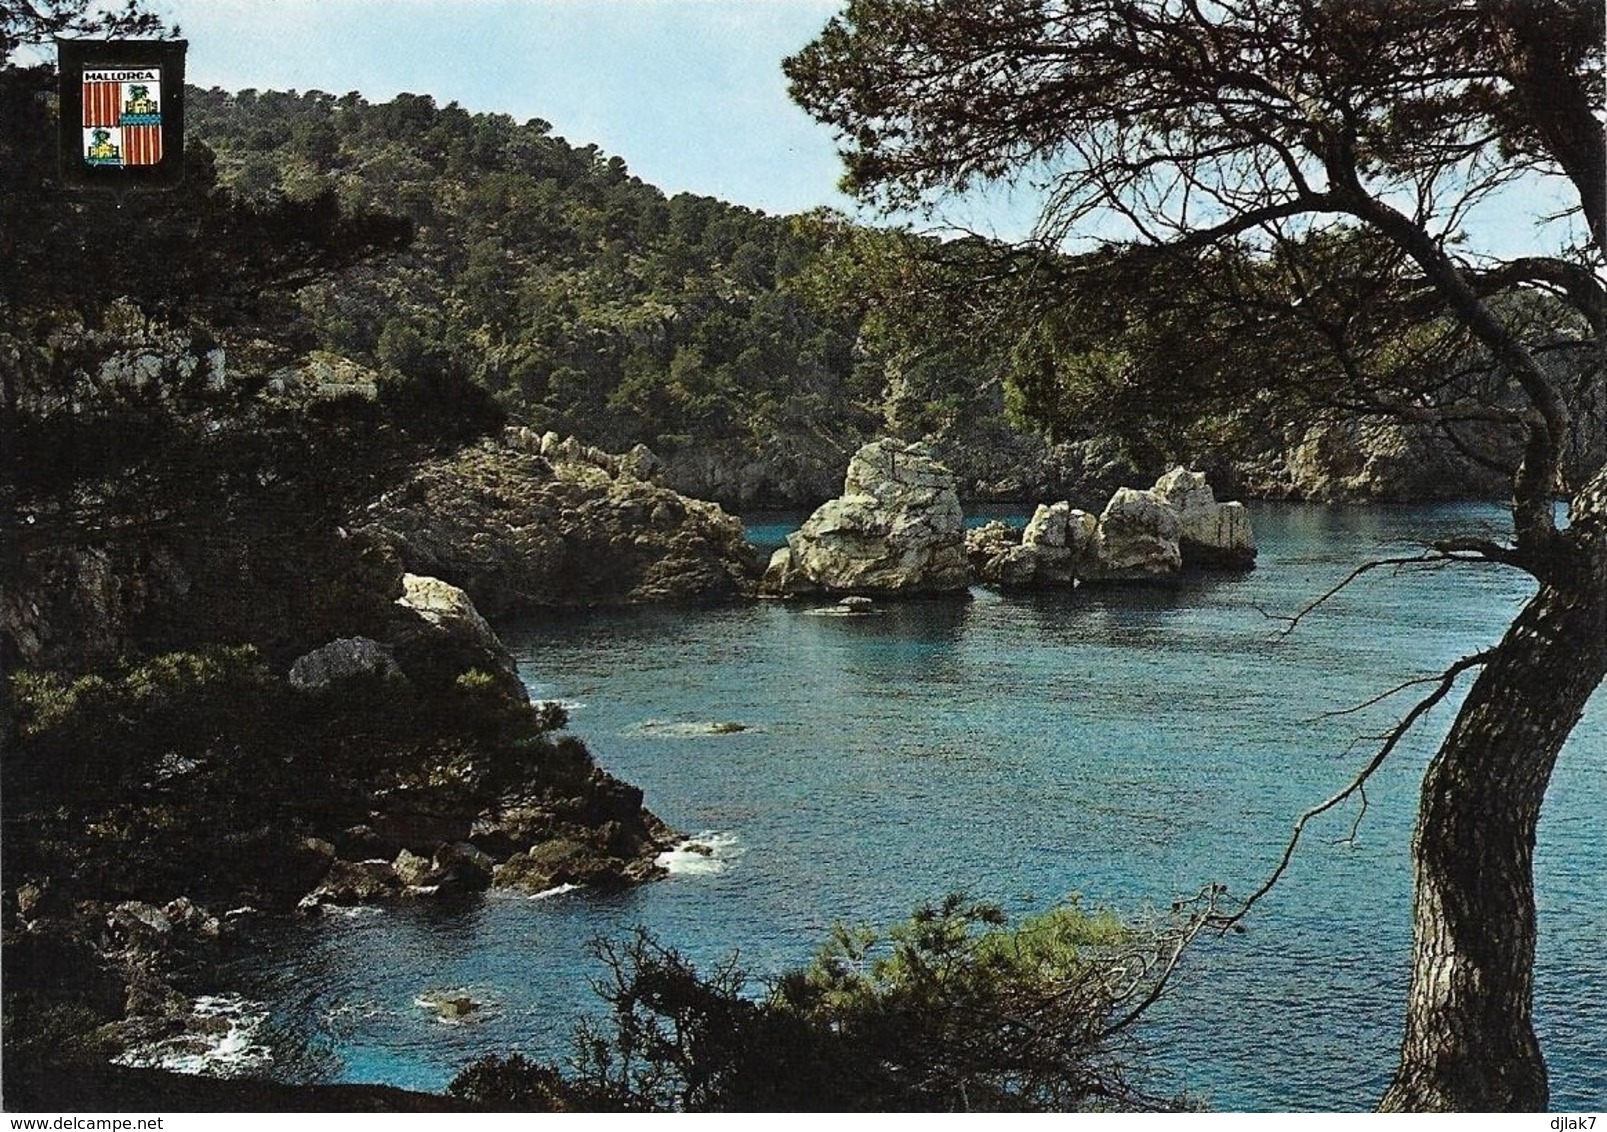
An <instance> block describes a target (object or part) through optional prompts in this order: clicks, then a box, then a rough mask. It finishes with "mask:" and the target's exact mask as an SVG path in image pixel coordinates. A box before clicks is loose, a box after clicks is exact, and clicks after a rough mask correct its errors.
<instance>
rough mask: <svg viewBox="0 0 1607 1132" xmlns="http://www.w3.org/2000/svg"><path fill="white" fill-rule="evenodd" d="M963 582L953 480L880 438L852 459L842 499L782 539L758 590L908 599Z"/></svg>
mask: <svg viewBox="0 0 1607 1132" xmlns="http://www.w3.org/2000/svg"><path fill="white" fill-rule="evenodd" d="M969 581H970V578H969V570H968V568H967V563H966V557H965V531H964V521H963V517H962V515H961V513H960V497H959V495H958V494H956V492H955V488H954V476H953V475H952V474H951V473H950V472H949V470H948V469H947V468H946V467H944V466H943V465H942V464H940V463H938V462H937V461H936V460H935V459H934V458H933V457H932V454H931V450H930V449H929V448H928V447H927V446H926V445H924V444H906V443H904V442H903V441H899V440H892V439H883V440H877V441H873V442H872V443H870V444H867V445H865V446H864V447H863V448H861V449H860V450H859V451H858V452H856V453H855V454H854V458H853V459H852V460H851V461H850V462H849V464H848V474H847V476H846V477H845V478H844V481H843V494H842V495H841V496H839V497H838V498H836V499H832V500H828V501H827V502H826V503H824V504H822V505H821V506H820V507H819V508H818V509H817V510H816V511H815V513H814V514H813V515H811V516H810V517H809V518H808V519H807V520H806V521H805V522H804V524H803V526H802V527H800V528H799V529H798V530H797V531H796V532H794V533H793V534H791V535H789V536H788V538H787V545H786V546H784V547H782V548H781V549H780V550H778V551H776V553H775V555H774V556H773V557H772V558H771V560H770V566H769V568H768V569H767V570H766V571H765V578H764V582H763V583H762V584H761V589H762V591H763V592H765V593H771V594H784V595H786V594H801V593H821V592H825V593H844V594H865V595H873V596H909V595H914V594H931V593H952V592H959V591H963V590H965V588H966V587H967V585H968V584H969Z"/></svg>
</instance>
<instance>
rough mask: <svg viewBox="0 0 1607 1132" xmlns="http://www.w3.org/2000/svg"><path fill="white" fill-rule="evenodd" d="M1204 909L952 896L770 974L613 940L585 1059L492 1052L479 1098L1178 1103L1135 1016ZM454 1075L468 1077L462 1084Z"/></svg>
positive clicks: (1050, 1105)
mask: <svg viewBox="0 0 1607 1132" xmlns="http://www.w3.org/2000/svg"><path fill="white" fill-rule="evenodd" d="M1200 922H1201V920H1200V918H1199V917H1198V916H1195V917H1194V918H1192V919H1190V920H1188V921H1187V922H1183V921H1169V922H1167V923H1165V924H1160V925H1155V926H1150V927H1143V928H1140V927H1137V926H1132V925H1127V924H1124V923H1123V922H1122V921H1120V920H1119V919H1117V918H1116V917H1115V916H1114V915H1112V914H1110V913H1108V912H1095V913H1087V912H1085V911H1083V910H1082V909H1081V908H1080V907H1079V906H1078V905H1077V904H1076V903H1075V901H1073V902H1072V903H1070V904H1067V905H1064V906H1061V907H1059V908H1056V909H1054V910H1053V911H1050V912H1048V913H1046V914H1044V915H1041V916H1036V917H1032V918H1029V919H1027V920H1026V921H1024V922H1023V923H1021V924H1020V925H1019V926H1017V927H1014V928H1011V927H1009V926H1007V925H1006V923H1005V919H1004V916H1003V914H1002V913H1001V912H1000V911H999V909H998V908H995V907H993V906H991V905H986V904H973V903H968V902H967V901H965V900H964V899H963V898H960V897H957V896H956V897H950V898H948V899H947V900H945V901H943V902H942V903H941V904H938V905H935V906H927V907H923V908H920V909H918V910H917V911H916V912H915V914H914V915H913V916H912V917H911V918H910V919H909V920H908V921H907V922H905V923H903V924H901V925H899V926H898V927H896V928H894V929H893V930H892V931H890V932H888V933H886V934H885V935H883V934H881V933H876V932H871V931H865V930H848V929H843V928H839V929H838V930H837V931H836V932H835V933H834V935H833V938H832V939H831V940H830V941H829V942H828V943H827V944H826V946H825V947H824V948H823V949H822V950H821V952H820V953H819V954H818V955H817V956H816V958H815V959H814V961H813V962H812V963H810V964H809V965H808V966H807V967H804V968H801V969H796V970H792V971H788V972H786V973H784V974H783V975H781V976H780V977H779V978H778V979H776V980H774V981H773V982H770V983H769V984H768V985H766V986H762V987H760V986H758V985H757V984H755V982H754V980H753V979H752V978H751V976H750V975H749V974H748V973H747V972H745V971H744V970H742V969H741V968H740V967H739V966H738V965H737V964H736V963H735V961H728V962H726V963H724V964H722V965H720V966H719V967H717V968H716V969H715V970H714V971H713V972H712V974H703V973H700V972H699V971H698V970H697V969H696V967H695V966H694V965H693V964H692V963H691V962H690V961H689V960H688V959H687V958H686V957H685V956H683V955H681V954H680V953H679V952H677V951H675V950H674V949H672V948H668V947H665V946H663V945H662V944H660V943H659V942H658V941H656V940H655V939H653V938H652V937H651V936H650V935H649V934H647V933H646V932H645V931H643V930H640V929H638V931H637V932H636V934H635V935H634V936H633V937H631V938H630V939H628V940H626V941H624V942H621V943H610V942H598V943H597V944H595V947H596V951H597V954H598V956H599V958H600V959H601V960H602V962H603V964H604V966H605V969H606V975H605V978H604V979H603V981H602V982H600V983H599V984H598V991H599V993H600V994H601V996H602V998H603V1000H604V1002H605V1003H606V1005H607V1006H608V1008H609V1010H608V1013H607V1015H606V1018H605V1020H603V1021H600V1022H599V1021H587V1022H584V1023H582V1025H581V1026H580V1028H579V1030H578V1032H577V1035H576V1039H575V1054H574V1056H573V1059H572V1066H573V1068H572V1071H571V1072H570V1073H569V1074H568V1075H560V1074H559V1073H558V1071H557V1070H555V1069H553V1068H552V1067H550V1066H543V1065H538V1064H536V1063H534V1062H530V1061H527V1060H525V1059H523V1058H518V1059H505V1060H504V1059H488V1060H486V1061H483V1062H480V1063H477V1064H476V1066H474V1067H471V1069H470V1070H469V1071H466V1073H465V1075H464V1076H462V1077H460V1078H459V1081H460V1082H461V1083H462V1085H461V1087H462V1088H463V1089H464V1090H469V1089H471V1088H472V1089H473V1090H474V1095H475V1097H476V1098H477V1099H479V1100H481V1101H482V1102H483V1103H487V1104H494V1105H497V1106H500V1107H518V1105H519V1103H520V1100H519V1098H521V1097H537V1098H538V1099H541V1100H542V1101H543V1102H544V1103H545V1102H547V1101H550V1100H551V1099H552V1098H553V1097H554V1096H556V1097H558V1098H559V1099H560V1100H561V1103H562V1104H563V1105H565V1106H568V1107H573V1108H588V1109H596V1110H612V1111H703V1112H714V1111H745V1112H751V1111H806V1110H807V1111H961V1110H969V1111H1004V1112H1008V1111H1070V1110H1104V1109H1115V1110H1132V1109H1153V1108H1165V1107H1172V1106H1173V1105H1175V1104H1176V1102H1163V1101H1161V1100H1160V1099H1158V1098H1157V1097H1154V1096H1151V1095H1149V1094H1148V1093H1146V1092H1145V1091H1144V1090H1142V1089H1141V1088H1139V1087H1138V1086H1136V1085H1135V1084H1134V1083H1133V1081H1132V1080H1131V1077H1130V1075H1131V1073H1132V1072H1133V1070H1134V1066H1135V1063H1136V1060H1137V1050H1136V1049H1135V1047H1134V1046H1133V1044H1132V1043H1131V1041H1130V1038H1129V1025H1130V1023H1131V1022H1132V1021H1133V1019H1134V1018H1136V1017H1137V1015H1138V1014H1140V1013H1142V1010H1143V1009H1144V1007H1145V1006H1147V1004H1148V1003H1149V1002H1150V1001H1153V996H1154V995H1155V994H1157V993H1158V992H1159V990H1160V988H1161V986H1162V985H1163V984H1164V980H1165V977H1166V973H1168V972H1169V971H1170V970H1171V967H1172V963H1173V961H1174V960H1175V958H1176V957H1177V955H1178V954H1179V952H1180V951H1181V948H1182V947H1183V945H1184V944H1185V943H1186V942H1187V940H1188V939H1189V938H1190V937H1191V936H1192V934H1193V931H1194V930H1195V929H1196V928H1197V926H1198V924H1199V923H1200ZM457 1088H458V1086H457V1085H455V1086H454V1089H455V1090H456V1089H457Z"/></svg>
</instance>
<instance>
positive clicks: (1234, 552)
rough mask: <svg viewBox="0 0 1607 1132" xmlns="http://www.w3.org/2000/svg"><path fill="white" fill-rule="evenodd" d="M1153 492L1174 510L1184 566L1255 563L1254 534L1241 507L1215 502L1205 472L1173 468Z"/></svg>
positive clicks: (1239, 566)
mask: <svg viewBox="0 0 1607 1132" xmlns="http://www.w3.org/2000/svg"><path fill="white" fill-rule="evenodd" d="M1152 490H1153V491H1154V493H1155V494H1156V495H1158V496H1160V497H1161V498H1162V499H1164V500H1165V501H1166V502H1167V503H1169V504H1171V506H1172V508H1173V509H1174V510H1176V511H1177V518H1178V545H1179V547H1180V549H1181V551H1182V557H1183V565H1184V566H1187V567H1190V568H1200V569H1245V568H1247V567H1249V566H1251V565H1253V564H1254V563H1255V555H1256V546H1255V534H1254V533H1253V532H1252V531H1251V530H1250V515H1249V513H1248V512H1247V511H1245V509H1244V504H1242V503H1218V502H1217V501H1216V495H1215V493H1213V492H1212V491H1211V485H1210V484H1208V483H1206V482H1205V473H1204V472H1191V471H1189V470H1188V469H1186V468H1173V469H1172V470H1171V471H1169V472H1167V473H1166V474H1165V475H1164V476H1162V477H1161V478H1160V479H1158V480H1156V481H1155V486H1154V488H1153V489H1152Z"/></svg>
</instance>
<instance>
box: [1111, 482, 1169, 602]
mask: <svg viewBox="0 0 1607 1132" xmlns="http://www.w3.org/2000/svg"><path fill="white" fill-rule="evenodd" d="M1181 538H1182V524H1181V523H1180V522H1179V521H1178V514H1177V511H1176V509H1174V508H1173V507H1172V505H1171V504H1170V503H1168V502H1167V501H1166V499H1165V498H1163V497H1162V496H1160V495H1159V494H1157V493H1156V492H1154V491H1138V490H1135V489H1133V488H1130V487H1123V488H1118V489H1117V491H1116V494H1115V495H1112V496H1111V497H1110V502H1109V503H1107V504H1106V505H1105V510H1104V511H1103V512H1102V513H1101V514H1100V516H1099V532H1098V536H1097V539H1096V544H1095V545H1096V546H1097V561H1096V565H1095V568H1094V570H1093V571H1092V573H1091V574H1090V580H1097V581H1143V580H1147V579H1150V578H1157V577H1161V576H1164V575H1166V574H1174V573H1176V572H1177V571H1178V569H1179V568H1180V567H1181V566H1182V565H1183V550H1182V547H1181V546H1180V545H1179V540H1180V539H1181Z"/></svg>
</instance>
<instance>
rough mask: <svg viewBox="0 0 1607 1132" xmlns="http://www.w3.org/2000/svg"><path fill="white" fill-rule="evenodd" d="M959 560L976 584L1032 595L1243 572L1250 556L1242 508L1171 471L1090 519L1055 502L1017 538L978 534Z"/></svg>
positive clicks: (1005, 531) (1007, 530) (1124, 491)
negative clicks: (1087, 585) (1189, 574)
mask: <svg viewBox="0 0 1607 1132" xmlns="http://www.w3.org/2000/svg"><path fill="white" fill-rule="evenodd" d="M966 553H967V556H968V558H969V559H970V564H971V572H972V574H973V576H974V577H975V578H976V580H977V581H979V582H982V583H984V584H986V585H993V586H999V587H1002V588H1006V589H1033V588H1051V587H1065V586H1073V585H1076V584H1078V583H1079V582H1085V581H1086V582H1131V581H1149V580H1154V579H1159V578H1166V577H1169V576H1171V575H1173V574H1175V573H1177V572H1178V570H1180V569H1185V568H1187V569H1202V570H1222V569H1229V570H1242V569H1248V568H1249V567H1251V566H1252V565H1254V563H1255V554H1256V548H1255V536H1254V534H1253V533H1252V532H1251V530H1250V517H1249V514H1248V513H1247V512H1246V511H1245V509H1244V506H1243V504H1240V503H1218V502H1217V501H1216V496H1215V494H1214V493H1213V492H1212V490H1211V487H1210V485H1209V484H1208V483H1207V482H1206V478H1205V475H1204V474H1203V473H1201V472H1197V471H1189V470H1188V469H1186V468H1174V469H1172V470H1171V471H1170V472H1167V473H1166V474H1165V475H1163V476H1162V477H1161V478H1160V479H1158V480H1156V481H1155V486H1154V487H1153V488H1150V489H1148V490H1143V491H1140V490H1137V489H1134V488H1127V487H1123V488H1118V489H1117V490H1116V491H1115V493H1114V494H1112V495H1111V497H1110V502H1109V503H1107V504H1106V505H1105V510H1104V512H1103V513H1102V514H1101V515H1100V516H1099V518H1098V519H1095V518H1094V517H1093V516H1092V515H1090V514H1088V513H1087V512H1086V511H1078V510H1076V509H1074V508H1073V507H1072V506H1071V504H1070V503H1069V502H1060V503H1053V504H1042V505H1040V506H1039V507H1038V509H1037V510H1036V511H1035V512H1034V513H1033V516H1032V519H1031V521H1030V522H1028V524H1027V526H1026V528H1025V529H1024V530H1019V531H1018V530H1016V529H1015V528H1013V527H1010V526H1009V525H1007V524H1005V523H1001V522H994V523H988V524H987V525H985V526H982V527H978V528H976V529H975V530H973V531H971V532H969V533H968V534H967V536H966Z"/></svg>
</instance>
